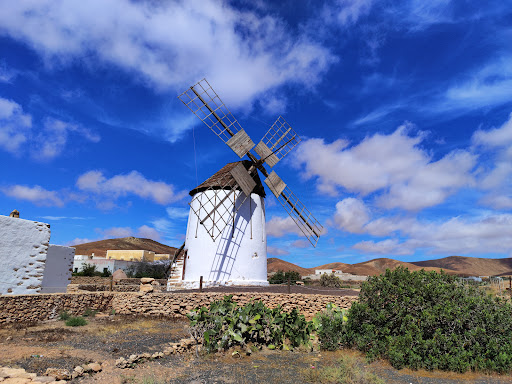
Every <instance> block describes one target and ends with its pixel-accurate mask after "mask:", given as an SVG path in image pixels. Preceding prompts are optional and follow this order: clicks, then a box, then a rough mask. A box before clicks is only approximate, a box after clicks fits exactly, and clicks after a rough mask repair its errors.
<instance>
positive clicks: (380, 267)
mask: <svg viewBox="0 0 512 384" xmlns="http://www.w3.org/2000/svg"><path fill="white" fill-rule="evenodd" d="M399 265H401V266H403V267H405V268H408V269H409V270H410V271H418V270H420V269H421V268H422V267H419V266H417V265H414V264H413V263H406V262H404V261H398V260H393V259H387V258H379V259H373V260H369V261H364V262H362V263H357V264H345V263H330V264H325V265H321V266H319V267H315V268H312V269H313V270H315V269H330V268H332V269H341V270H342V271H343V272H346V273H351V274H353V275H366V276H373V275H380V274H381V273H384V272H386V269H395V268H396V267H398V266H399ZM423 268H424V269H425V270H427V271H431V270H434V271H439V270H440V268H437V267H427V266H425V267H423ZM445 272H455V271H452V270H445Z"/></svg>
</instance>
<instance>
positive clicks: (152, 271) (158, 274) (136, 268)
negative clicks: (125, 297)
mask: <svg viewBox="0 0 512 384" xmlns="http://www.w3.org/2000/svg"><path fill="white" fill-rule="evenodd" d="M168 266H169V263H165V262H155V263H149V262H145V261H144V262H140V263H135V264H132V265H130V266H129V267H128V270H127V271H126V275H127V276H128V277H132V278H133V277H135V278H142V277H152V278H153V279H165V278H166V277H167V276H166V272H167V268H168Z"/></svg>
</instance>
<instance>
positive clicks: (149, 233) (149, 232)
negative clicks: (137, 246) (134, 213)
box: [137, 225, 161, 241]
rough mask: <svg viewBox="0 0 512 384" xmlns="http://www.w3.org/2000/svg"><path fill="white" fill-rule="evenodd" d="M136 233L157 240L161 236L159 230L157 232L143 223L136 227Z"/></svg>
mask: <svg viewBox="0 0 512 384" xmlns="http://www.w3.org/2000/svg"><path fill="white" fill-rule="evenodd" d="M137 235H138V236H139V237H142V238H144V239H151V240H155V241H159V240H160V238H161V235H160V232H158V231H157V230H156V229H155V228H152V227H149V226H147V225H143V226H141V227H139V228H138V229H137Z"/></svg>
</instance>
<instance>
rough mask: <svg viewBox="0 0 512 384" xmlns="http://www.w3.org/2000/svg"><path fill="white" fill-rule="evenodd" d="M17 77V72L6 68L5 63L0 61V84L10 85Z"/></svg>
mask: <svg viewBox="0 0 512 384" xmlns="http://www.w3.org/2000/svg"><path fill="white" fill-rule="evenodd" d="M17 75H18V72H17V71H15V70H13V69H10V68H8V67H7V66H6V65H5V63H4V62H3V61H1V60H0V83H10V82H11V80H13V79H14V78H15V77H16V76H17Z"/></svg>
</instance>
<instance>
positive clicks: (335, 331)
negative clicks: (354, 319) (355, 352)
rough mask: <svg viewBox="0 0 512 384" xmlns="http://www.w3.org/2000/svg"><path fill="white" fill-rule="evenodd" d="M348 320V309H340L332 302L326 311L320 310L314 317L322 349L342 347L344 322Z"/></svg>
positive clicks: (332, 349)
mask: <svg viewBox="0 0 512 384" xmlns="http://www.w3.org/2000/svg"><path fill="white" fill-rule="evenodd" d="M346 321H347V310H345V309H340V308H339V307H337V306H336V305H334V304H332V303H329V304H327V308H326V310H325V311H323V312H319V313H317V314H316V315H315V316H314V317H313V325H314V326H315V329H316V333H317V336H318V342H319V344H320V348H321V349H325V350H328V351H334V350H336V349H338V348H339V347H340V343H341V339H342V335H343V324H344V323H345V322H346Z"/></svg>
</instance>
